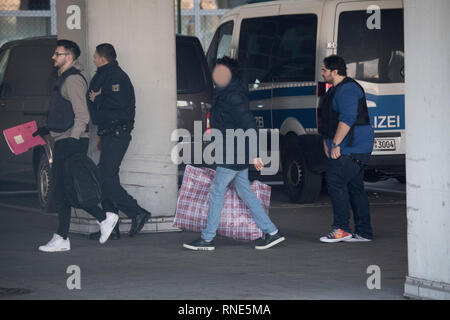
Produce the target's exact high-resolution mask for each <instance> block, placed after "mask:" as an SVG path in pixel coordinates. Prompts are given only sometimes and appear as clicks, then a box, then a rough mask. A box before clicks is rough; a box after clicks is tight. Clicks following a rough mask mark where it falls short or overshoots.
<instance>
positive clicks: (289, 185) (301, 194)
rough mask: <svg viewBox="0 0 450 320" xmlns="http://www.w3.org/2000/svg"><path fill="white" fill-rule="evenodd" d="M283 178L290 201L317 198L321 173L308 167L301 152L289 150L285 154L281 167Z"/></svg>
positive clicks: (320, 184)
mask: <svg viewBox="0 0 450 320" xmlns="http://www.w3.org/2000/svg"><path fill="white" fill-rule="evenodd" d="M283 180H284V186H285V188H286V192H287V194H288V195H289V198H291V200H292V201H295V202H297V203H313V202H315V201H317V199H318V198H319V195H320V191H321V189H322V175H321V174H318V173H315V172H312V171H311V170H310V169H309V168H308V166H307V164H306V161H305V158H304V156H303V154H302V153H301V152H291V153H289V154H288V155H287V157H286V161H285V162H284V167H283Z"/></svg>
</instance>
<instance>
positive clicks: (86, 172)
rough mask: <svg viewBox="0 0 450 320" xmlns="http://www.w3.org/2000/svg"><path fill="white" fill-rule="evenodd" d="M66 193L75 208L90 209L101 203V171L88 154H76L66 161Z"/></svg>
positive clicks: (67, 198)
mask: <svg viewBox="0 0 450 320" xmlns="http://www.w3.org/2000/svg"><path fill="white" fill-rule="evenodd" d="M64 191H65V195H66V200H67V201H68V202H69V203H70V205H71V206H72V207H74V208H79V209H83V208H90V207H93V206H96V205H98V204H99V203H100V201H101V199H102V193H101V185H100V171H99V169H98V167H97V165H96V164H95V163H94V161H92V160H91V158H89V157H88V156H87V155H86V154H82V153H76V154H74V155H72V156H70V157H69V158H68V159H67V160H66V161H65V164H64Z"/></svg>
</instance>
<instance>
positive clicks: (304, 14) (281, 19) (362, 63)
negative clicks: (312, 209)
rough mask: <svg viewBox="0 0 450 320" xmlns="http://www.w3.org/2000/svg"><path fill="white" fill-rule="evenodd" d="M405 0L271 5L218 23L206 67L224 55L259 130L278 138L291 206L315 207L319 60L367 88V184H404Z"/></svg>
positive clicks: (320, 162)
mask: <svg viewBox="0 0 450 320" xmlns="http://www.w3.org/2000/svg"><path fill="white" fill-rule="evenodd" d="M403 25H404V24H403V1H402V0H372V1H358V0H297V1H270V2H264V3H255V4H250V5H245V6H241V7H238V8H235V9H233V10H231V11H229V12H228V13H227V14H226V15H225V16H223V17H222V19H221V22H220V24H219V27H218V28H217V30H216V33H215V35H214V38H213V40H212V42H211V45H210V47H209V49H208V52H207V59H208V64H209V65H210V67H212V66H213V65H214V62H215V60H216V59H217V58H220V57H222V56H225V55H229V56H231V57H233V58H236V59H238V60H239V62H240V64H241V66H242V68H243V75H244V77H245V79H246V80H247V81H248V85H249V91H250V101H251V109H252V112H253V113H254V115H255V118H256V121H257V123H258V125H259V126H260V127H261V128H267V129H279V130H280V146H281V150H280V151H281V168H280V173H282V174H283V180H284V183H285V186H286V187H287V191H288V193H289V195H290V197H291V198H292V199H293V200H295V201H298V202H301V203H305V202H314V201H315V200H316V199H317V197H318V196H319V194H320V190H321V184H322V173H323V171H324V169H325V168H326V158H325V155H324V154H323V147H322V143H321V137H320V136H319V135H318V134H317V107H318V104H319V99H320V96H321V95H323V94H324V90H323V87H324V84H323V82H322V81H323V79H322V77H321V67H322V61H323V59H324V58H325V57H326V56H328V55H331V54H337V55H339V56H342V57H343V58H344V59H345V61H346V63H347V69H348V76H350V77H352V78H354V79H355V80H357V81H358V82H359V83H360V84H361V85H362V86H363V87H364V89H365V91H366V96H367V100H368V107H369V113H370V118H371V122H372V126H373V127H374V129H375V136H376V142H375V145H374V152H373V156H372V159H371V162H370V163H369V166H368V168H367V170H366V179H367V180H372V181H373V180H377V179H383V178H386V177H395V178H397V179H399V180H404V177H405V95H404V34H403Z"/></svg>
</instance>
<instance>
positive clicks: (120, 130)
mask: <svg viewBox="0 0 450 320" xmlns="http://www.w3.org/2000/svg"><path fill="white" fill-rule="evenodd" d="M133 128H134V126H133V122H131V121H113V122H112V123H111V125H110V126H109V127H107V128H99V129H98V130H97V135H98V136H100V137H101V136H108V135H113V136H116V137H119V136H121V135H122V134H124V133H130V132H131V131H132V130H133Z"/></svg>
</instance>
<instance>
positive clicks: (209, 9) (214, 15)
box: [174, 0, 248, 51]
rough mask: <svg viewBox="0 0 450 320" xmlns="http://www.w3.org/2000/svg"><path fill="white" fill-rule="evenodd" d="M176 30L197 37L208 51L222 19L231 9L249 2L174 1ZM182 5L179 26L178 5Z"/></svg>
mask: <svg viewBox="0 0 450 320" xmlns="http://www.w3.org/2000/svg"><path fill="white" fill-rule="evenodd" d="M174 1H175V30H176V31H177V33H180V34H184V35H190V36H196V37H197V38H199V40H200V42H201V43H202V46H203V50H205V51H206V50H208V47H209V44H210V42H211V39H212V38H213V36H214V31H215V30H216V27H217V26H218V25H219V21H220V18H221V17H222V16H223V15H224V14H226V13H227V12H228V11H229V10H230V9H232V8H234V7H236V6H240V5H243V4H246V3H247V1H248V0H174ZM179 2H180V3H181V24H180V26H181V27H180V28H179V26H178V3H179Z"/></svg>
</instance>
